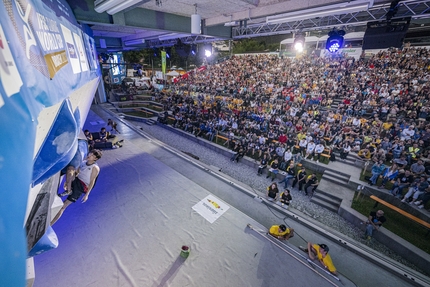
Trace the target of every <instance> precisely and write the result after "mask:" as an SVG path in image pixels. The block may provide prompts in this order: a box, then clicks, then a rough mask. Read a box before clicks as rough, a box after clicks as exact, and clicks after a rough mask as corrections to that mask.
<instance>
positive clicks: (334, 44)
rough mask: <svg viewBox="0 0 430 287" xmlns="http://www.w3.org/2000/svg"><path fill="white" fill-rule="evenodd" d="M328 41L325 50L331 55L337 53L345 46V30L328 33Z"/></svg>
mask: <svg viewBox="0 0 430 287" xmlns="http://www.w3.org/2000/svg"><path fill="white" fill-rule="evenodd" d="M328 36H329V37H328V39H327V42H326V44H325V48H326V49H327V50H328V51H329V52H330V53H336V52H337V51H339V49H340V48H342V46H343V36H345V31H344V30H339V31H336V30H333V31H330V32H329V33H328Z"/></svg>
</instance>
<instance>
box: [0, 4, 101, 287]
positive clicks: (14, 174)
mask: <svg viewBox="0 0 430 287" xmlns="http://www.w3.org/2000/svg"><path fill="white" fill-rule="evenodd" d="M93 44H94V41H93V39H92V38H91V37H90V36H89V35H86V34H85V35H84V34H83V32H82V29H81V27H80V26H79V24H78V23H77V22H76V19H75V17H74V15H73V12H72V10H71V9H70V6H69V5H68V3H67V2H66V1H65V0H55V1H51V0H3V1H0V128H1V131H2V136H1V137H0V195H1V197H2V200H1V201H0V219H1V228H0V254H1V257H2V259H1V260H0V274H1V276H0V286H25V278H26V262H25V260H26V258H27V255H28V250H27V242H26V241H27V240H26V234H25V230H24V228H23V223H24V222H25V219H26V210H27V200H29V199H30V198H32V199H33V200H34V197H30V196H29V194H30V192H31V190H32V189H31V183H32V182H33V183H35V184H41V185H42V184H44V182H45V181H46V180H47V179H48V178H49V177H50V176H51V175H52V174H56V173H57V172H58V171H59V170H61V169H62V168H63V165H66V164H67V162H68V160H69V159H70V154H72V153H74V152H76V143H77V140H78V139H77V138H76V135H77V134H78V132H79V129H80V128H81V123H82V122H83V119H85V117H86V114H82V113H81V112H80V109H82V111H85V113H86V112H88V107H89V106H90V105H91V102H92V99H93V97H94V91H93V93H92V94H91V92H88V93H76V91H78V90H79V89H80V88H82V87H83V86H84V85H88V83H91V84H92V85H93V86H97V84H98V81H99V79H100V76H101V73H100V68H99V65H98V62H96V60H95V59H97V56H96V55H95V49H94V45H93ZM88 90H90V89H88ZM72 95H73V96H74V98H73V100H71V99H70V97H71V96H72ZM42 115H43V116H42ZM81 117H83V119H81ZM41 118H43V119H44V120H46V119H48V120H47V121H45V122H44V123H43V124H42V125H40V124H39V120H40V119H41ZM55 123H56V124H55ZM39 134H43V135H44V136H43V138H42V139H41V140H40V141H39V140H37V135H39ZM64 140H66V141H64ZM66 146H67V148H66ZM53 152H55V153H53ZM53 156H54V157H55V158H54V160H52V157H53ZM72 156H73V154H72ZM35 165H36V166H37V167H36V168H35V169H36V170H35V172H34V173H33V168H34V167H35ZM33 175H34V177H33ZM47 198H49V197H47ZM29 206H30V208H32V207H33V206H32V202H29ZM38 232H43V231H42V230H39V231H38ZM34 251H35V252H36V253H39V251H38V250H34Z"/></svg>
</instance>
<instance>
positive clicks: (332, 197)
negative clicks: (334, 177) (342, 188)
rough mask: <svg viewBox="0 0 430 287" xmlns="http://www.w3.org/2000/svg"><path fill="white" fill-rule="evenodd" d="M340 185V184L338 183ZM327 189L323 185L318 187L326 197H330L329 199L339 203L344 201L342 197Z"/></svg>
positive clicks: (318, 190)
mask: <svg viewBox="0 0 430 287" xmlns="http://www.w3.org/2000/svg"><path fill="white" fill-rule="evenodd" d="M337 186H338V187H339V185H337ZM326 190H327V189H326V188H324V189H323V187H321V188H320V187H319V186H318V187H317V193H318V194H321V195H323V196H324V197H326V198H329V200H328V201H330V202H333V203H336V204H339V205H340V203H341V202H342V198H339V197H338V196H337V195H334V194H331V193H329V192H328V191H326Z"/></svg>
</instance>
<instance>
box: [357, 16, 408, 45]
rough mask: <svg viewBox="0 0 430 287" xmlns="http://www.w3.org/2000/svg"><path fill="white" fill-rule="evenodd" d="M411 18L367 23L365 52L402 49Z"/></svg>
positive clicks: (364, 40)
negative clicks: (392, 48) (369, 50)
mask: <svg viewBox="0 0 430 287" xmlns="http://www.w3.org/2000/svg"><path fill="white" fill-rule="evenodd" d="M410 19H411V18H410V17H403V18H398V19H392V20H391V21H377V22H369V23H367V29H366V32H365V33H364V37H363V47H362V48H363V50H367V49H385V48H391V47H394V48H401V47H402V45H403V40H404V38H405V35H406V32H407V31H408V28H409V23H410Z"/></svg>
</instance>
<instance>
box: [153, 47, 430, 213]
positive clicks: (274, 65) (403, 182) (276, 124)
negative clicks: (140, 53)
mask: <svg viewBox="0 0 430 287" xmlns="http://www.w3.org/2000/svg"><path fill="white" fill-rule="evenodd" d="M429 80H430V52H429V50H428V49H427V48H420V47H406V48H403V49H394V48H393V49H388V50H382V51H380V52H378V53H376V54H373V55H370V56H365V55H364V53H363V54H362V56H361V57H360V59H354V58H352V57H348V56H347V55H337V56H333V57H330V58H322V57H319V56H317V55H316V54H314V53H312V54H310V55H304V56H302V57H300V58H294V59H293V58H284V57H279V56H277V55H272V54H258V55H240V56H232V57H231V58H229V59H227V60H225V61H223V62H221V63H217V64H213V65H208V66H206V69H199V72H197V71H196V72H194V73H190V74H189V76H188V78H185V79H181V80H180V81H178V82H176V83H175V84H173V85H172V86H171V88H170V90H166V91H163V94H162V97H160V99H161V102H162V104H163V106H164V110H165V111H166V114H165V115H167V111H171V114H172V116H173V117H174V122H173V126H174V127H176V128H180V129H183V130H184V131H186V132H190V133H192V134H194V135H195V136H196V137H204V138H206V139H208V140H210V141H213V140H214V138H215V137H220V136H222V137H223V138H224V139H225V143H224V144H225V145H226V146H228V147H229V148H231V149H232V150H233V151H234V152H235V154H234V156H233V157H232V161H236V162H238V161H239V160H240V159H241V158H242V157H243V156H245V155H247V156H250V157H253V158H254V159H255V160H256V161H258V162H260V167H259V170H258V172H257V173H258V174H259V175H260V174H262V173H263V171H264V169H265V168H266V167H267V168H268V174H267V176H268V177H271V178H272V180H273V178H274V177H273V176H274V174H273V173H274V171H276V173H277V170H280V171H285V172H287V169H288V168H289V166H290V163H291V162H294V163H295V164H296V163H298V162H300V161H301V160H303V158H308V159H314V160H316V161H319V160H320V156H321V154H322V153H324V152H327V151H328V154H333V153H335V154H339V155H340V158H339V160H341V161H344V160H346V159H347V158H348V157H351V156H353V157H355V158H357V160H363V161H367V162H370V163H371V164H370V166H371V167H372V169H371V173H372V176H371V177H370V179H369V183H370V184H377V183H378V180H379V179H380V178H381V179H382V180H380V181H381V182H380V184H379V187H380V188H384V187H386V185H387V183H388V182H391V183H392V187H390V189H391V193H392V194H393V195H395V196H398V197H400V198H401V199H403V201H404V202H409V201H411V202H413V203H417V205H418V206H419V207H421V208H422V207H424V205H425V204H426V203H427V201H428V200H429V199H430V191H429V186H428V180H429V177H430V169H429V168H430V152H429V151H430V148H429V144H430V123H429V119H430V114H429V112H430V104H429V92H430V87H429V85H430V81H429ZM331 159H332V160H333V157H332V158H331ZM275 160H276V169H274V168H272V165H273V163H275ZM269 170H270V171H269ZM275 175H276V174H275ZM291 178H294V174H293V173H291ZM423 182H425V183H423Z"/></svg>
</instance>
